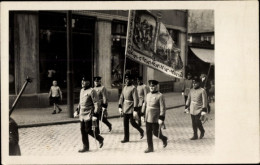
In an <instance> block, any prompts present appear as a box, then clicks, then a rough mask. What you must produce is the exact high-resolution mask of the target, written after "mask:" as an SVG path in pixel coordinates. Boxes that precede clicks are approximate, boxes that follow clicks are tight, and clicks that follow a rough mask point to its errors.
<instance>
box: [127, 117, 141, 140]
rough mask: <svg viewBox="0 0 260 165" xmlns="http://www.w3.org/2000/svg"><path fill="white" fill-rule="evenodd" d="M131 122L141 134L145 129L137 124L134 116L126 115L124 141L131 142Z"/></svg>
mask: <svg viewBox="0 0 260 165" xmlns="http://www.w3.org/2000/svg"><path fill="white" fill-rule="evenodd" d="M129 120H130V123H131V125H132V126H133V127H134V128H135V129H137V130H138V131H139V132H140V133H142V132H143V129H142V128H141V127H140V126H139V125H138V124H137V123H136V122H135V119H134V117H133V114H132V113H131V114H125V113H124V135H125V137H124V140H126V141H128V140H129Z"/></svg>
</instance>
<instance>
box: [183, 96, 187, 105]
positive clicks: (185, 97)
mask: <svg viewBox="0 0 260 165" xmlns="http://www.w3.org/2000/svg"><path fill="white" fill-rule="evenodd" d="M187 99H188V96H185V95H184V101H185V103H184V104H185V105H186V101H187Z"/></svg>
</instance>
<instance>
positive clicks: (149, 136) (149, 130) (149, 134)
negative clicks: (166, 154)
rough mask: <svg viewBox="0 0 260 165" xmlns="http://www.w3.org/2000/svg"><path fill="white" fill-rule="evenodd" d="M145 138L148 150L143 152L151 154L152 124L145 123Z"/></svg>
mask: <svg viewBox="0 0 260 165" xmlns="http://www.w3.org/2000/svg"><path fill="white" fill-rule="evenodd" d="M146 136H147V144H148V148H147V149H146V150H145V151H144V152H145V153H149V152H153V127H152V123H148V122H146Z"/></svg>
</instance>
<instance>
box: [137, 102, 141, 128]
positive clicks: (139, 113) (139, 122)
mask: <svg viewBox="0 0 260 165" xmlns="http://www.w3.org/2000/svg"><path fill="white" fill-rule="evenodd" d="M141 113H142V106H141V107H138V110H137V114H138V117H139V118H138V125H139V126H141V125H142V121H141Z"/></svg>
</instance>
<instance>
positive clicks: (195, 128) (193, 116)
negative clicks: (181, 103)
mask: <svg viewBox="0 0 260 165" xmlns="http://www.w3.org/2000/svg"><path fill="white" fill-rule="evenodd" d="M191 121H192V128H193V137H192V138H191V139H190V140H196V139H198V133H197V124H196V118H195V115H191Z"/></svg>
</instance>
